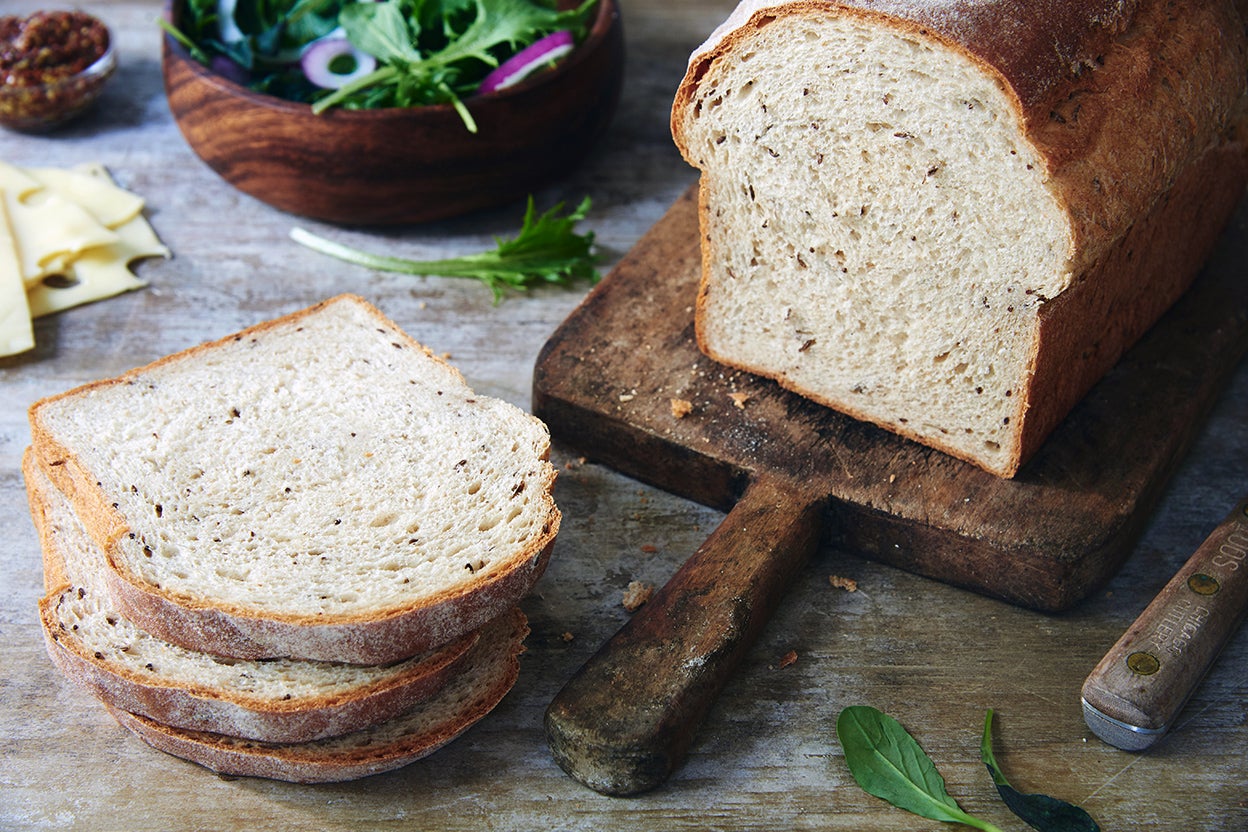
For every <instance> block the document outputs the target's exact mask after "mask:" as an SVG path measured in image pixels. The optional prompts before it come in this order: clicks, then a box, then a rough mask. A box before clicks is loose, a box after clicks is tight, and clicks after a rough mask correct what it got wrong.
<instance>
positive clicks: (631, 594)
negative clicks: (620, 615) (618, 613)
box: [622, 581, 654, 612]
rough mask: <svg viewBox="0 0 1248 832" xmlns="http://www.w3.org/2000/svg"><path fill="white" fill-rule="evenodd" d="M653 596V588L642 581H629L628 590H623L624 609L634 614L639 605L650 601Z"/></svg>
mask: <svg viewBox="0 0 1248 832" xmlns="http://www.w3.org/2000/svg"><path fill="white" fill-rule="evenodd" d="M653 594H654V586H653V585H651V584H647V583H643V582H642V581H629V582H628V589H626V590H624V600H623V602H622V603H623V604H624V609H626V610H628V611H629V612H635V611H636V610H638V609H640V608H641V605H642V604H644V603H646V602H647V601H649V600H650V596H651V595H653Z"/></svg>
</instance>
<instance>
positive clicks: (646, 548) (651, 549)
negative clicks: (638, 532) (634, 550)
mask: <svg viewBox="0 0 1248 832" xmlns="http://www.w3.org/2000/svg"><path fill="white" fill-rule="evenodd" d="M641 551H643V552H645V553H646V554H647V555H653V554H654V553H655V552H657V551H659V547H658V546H655V545H654V544H652V543H647V544H645V545H644V546H642V547H641Z"/></svg>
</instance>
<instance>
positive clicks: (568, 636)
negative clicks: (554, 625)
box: [559, 633, 576, 641]
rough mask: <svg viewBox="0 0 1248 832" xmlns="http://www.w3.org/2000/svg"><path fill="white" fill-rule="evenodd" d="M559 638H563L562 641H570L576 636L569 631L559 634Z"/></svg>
mask: <svg viewBox="0 0 1248 832" xmlns="http://www.w3.org/2000/svg"><path fill="white" fill-rule="evenodd" d="M559 638H561V639H563V640H564V641H571V640H572V639H574V638H576V636H574V635H572V634H571V633H564V634H563V635H561V636H559Z"/></svg>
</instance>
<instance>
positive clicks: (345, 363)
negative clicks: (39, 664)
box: [29, 295, 560, 664]
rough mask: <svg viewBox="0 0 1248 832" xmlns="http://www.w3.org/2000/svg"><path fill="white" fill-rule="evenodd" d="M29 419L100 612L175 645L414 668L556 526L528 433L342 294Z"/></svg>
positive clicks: (519, 420) (513, 596) (541, 553)
mask: <svg viewBox="0 0 1248 832" xmlns="http://www.w3.org/2000/svg"><path fill="white" fill-rule="evenodd" d="M29 415H30V423H31V434H32V443H33V447H34V448H35V451H36V453H37V454H38V457H39V459H40V463H41V464H42V466H43V467H44V469H45V470H47V471H48V472H49V473H50V475H51V477H52V479H53V481H54V482H55V483H56V485H57V486H58V488H60V490H61V491H62V492H64V493H65V494H66V495H67V496H68V497H69V498H70V501H71V503H72V504H73V505H74V508H75V511H76V513H77V514H78V516H79V517H80V518H81V519H82V522H83V525H84V526H85V527H86V529H87V531H88V533H89V534H90V535H91V537H92V539H93V540H95V542H96V543H97V545H99V547H100V549H101V550H102V551H103V553H104V556H105V559H106V561H107V564H108V569H107V570H106V571H105V576H104V577H105V580H106V583H107V588H108V592H109V595H110V596H111V597H112V599H113V602H114V603H115V604H116V605H117V608H118V611H119V612H121V613H123V614H124V615H125V616H126V618H128V619H129V620H131V621H132V622H133V623H134V624H135V625H136V626H138V627H140V628H141V629H143V630H146V631H147V632H149V633H151V634H153V635H155V636H158V637H159V638H161V639H163V640H164V641H168V642H171V643H174V644H177V645H180V646H183V647H186V648H188V649H192V650H198V651H202V652H209V653H215V654H218V655H222V656H229V657H234V658H243V659H257V658H274V657H296V658H305V659H316V660H324V661H339V662H354V663H361V664H382V663H385V662H390V661H394V660H398V659H403V658H407V657H409V656H413V655H415V654H417V653H420V652H422V651H426V650H429V649H432V648H435V647H437V646H440V645H443V644H446V643H448V642H450V641H452V640H453V639H455V638H457V637H459V636H461V635H463V634H465V633H468V632H471V631H472V630H475V629H476V628H478V627H480V626H481V625H482V624H484V623H485V622H486V621H489V620H491V619H493V618H495V617H497V616H498V615H500V614H501V613H502V612H503V611H505V610H507V609H510V608H511V607H512V606H514V605H515V603H516V602H517V601H518V600H519V599H520V598H521V597H522V596H523V595H525V594H526V593H527V592H528V590H529V589H530V588H531V587H532V585H533V583H534V582H535V581H536V580H537V579H538V577H539V576H540V575H541V573H542V571H543V569H544V568H545V565H546V561H547V558H548V556H549V552H550V548H551V546H552V545H553V542H554V539H555V535H556V533H557V531H558V527H559V520H560V515H559V511H558V509H557V508H556V506H555V503H554V500H553V498H552V496H551V489H552V487H553V484H554V480H555V471H554V468H553V466H551V464H550V463H549V461H548V454H549V444H550V438H549V433H548V431H547V430H546V427H545V425H543V424H542V423H541V422H540V421H538V420H537V419H536V418H534V417H532V416H530V415H529V414H527V413H525V412H523V411H521V410H520V409H518V408H516V407H514V406H512V405H510V404H508V403H506V402H502V401H499V400H496V399H491V398H487V397H484V396H478V395H476V394H475V393H473V391H472V390H471V389H469V387H468V385H467V384H466V383H465V381H464V379H463V377H462V376H461V375H460V374H459V372H458V371H456V370H455V369H453V368H452V367H451V366H450V365H448V364H447V363H446V362H444V361H442V360H441V359H439V358H437V357H435V356H434V355H433V354H432V353H431V352H430V351H429V350H427V349H426V348H424V347H422V346H421V345H419V344H418V343H416V342H415V341H414V340H412V339H411V338H410V337H408V336H407V335H405V334H404V333H403V332H401V331H400V330H399V329H398V327H397V326H396V325H395V324H394V323H393V322H391V321H390V320H388V319H387V318H385V317H384V316H383V315H382V314H381V313H380V312H379V311H378V310H376V309H375V308H373V307H372V306H371V305H369V304H367V303H366V302H365V301H363V300H362V299H360V298H358V297H354V296H348V295H344V296H340V297H337V298H333V299H331V300H328V301H326V302H324V303H322V304H319V305H317V306H314V307H312V308H310V309H306V310H303V311H300V312H296V313H293V314H290V315H287V316H285V317H282V318H279V319H277V320H274V321H270V322H267V323H264V324H261V325H259V326H256V327H253V328H251V329H248V330H245V331H243V332H241V333H238V334H237V335H233V336H230V337H227V338H225V339H222V340H220V341H216V342H214V343H210V344H206V345H203V346H199V347H195V348H193V349H190V350H187V351H185V352H182V353H178V354H176V355H173V356H170V357H167V358H164V359H161V360H159V361H156V362H155V363H153V364H150V365H148V366H146V367H141V368H139V369H136V370H133V371H131V372H128V373H126V374H124V375H122V376H120V377H118V378H114V379H109V380H105V381H100V382H96V383H93V384H88V385H86V386H84V387H80V388H77V389H75V390H71V391H68V392H66V393H63V394H61V395H58V396H53V397H51V398H47V399H43V400H41V401H39V402H36V403H35V404H34V405H33V406H32V407H31V410H30V414H29Z"/></svg>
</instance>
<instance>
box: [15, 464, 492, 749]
mask: <svg viewBox="0 0 1248 832" xmlns="http://www.w3.org/2000/svg"><path fill="white" fill-rule="evenodd" d="M22 473H23V474H24V475H25V479H26V491H27V497H28V499H29V502H30V509H31V517H32V518H33V519H34V521H35V528H36V531H37V532H38V534H39V539H40V543H41V547H42V551H43V562H44V575H45V583H46V586H47V594H46V595H45V596H44V597H43V598H41V599H40V601H39V618H40V621H41V623H42V625H43V633H44V638H45V642H46V646H47V649H48V655H49V656H50V657H51V659H52V662H53V664H55V665H56V666H57V668H58V669H59V670H60V671H61V672H62V673H63V674H64V675H65V676H66V677H67V678H68V679H70V680H71V681H72V682H74V683H76V684H77V685H79V686H80V687H82V688H84V689H85V690H87V691H89V692H91V693H92V694H94V695H95V696H96V697H97V698H98V699H100V700H102V701H103V702H105V703H107V704H108V705H110V706H112V707H114V708H120V709H122V710H125V711H131V712H133V713H136V714H141V715H143V716H146V717H149V718H151V719H154V720H156V721H158V722H161V723H164V724H167V725H171V726H176V727H181V728H188V729H193V730H202V731H211V732H214V733H218V734H227V735H230V736H236V737H246V738H250V739H256V740H263V741H267V742H307V741H309V740H314V739H320V738H322V737H328V736H334V735H337V734H345V733H348V732H350V731H358V730H360V729H362V728H366V727H368V726H370V725H374V724H376V723H378V722H384V721H385V720H387V719H390V718H391V717H393V716H395V715H396V714H399V713H401V712H402V711H405V710H407V709H408V708H410V707H412V706H413V705H414V704H416V703H417V702H419V701H421V700H422V699H425V698H427V697H429V696H431V695H433V694H434V693H436V692H437V691H438V690H440V689H441V688H442V686H443V685H444V684H445V683H446V681H447V680H448V679H449V678H450V677H451V675H452V674H453V673H455V672H456V670H457V669H458V667H459V666H460V665H461V664H462V662H463V660H464V658H465V657H466V656H467V654H468V651H469V650H470V649H472V647H473V646H474V645H475V644H476V643H477V641H478V639H479V638H480V636H479V632H478V631H474V632H472V633H469V634H467V635H464V636H460V637H459V638H457V639H455V640H454V641H453V642H451V643H449V644H446V645H443V646H441V647H439V648H438V649H436V650H435V651H433V652H432V653H430V654H428V655H426V656H424V657H423V658H421V659H420V660H419V661H414V660H413V661H412V663H411V665H410V666H408V667H405V668H403V669H402V670H398V671H396V672H395V673H393V674H391V675H389V676H388V677H386V678H383V679H378V680H376V681H374V682H372V683H369V684H364V685H358V686H355V687H353V688H351V689H350V690H346V691H342V692H339V693H337V694H332V695H321V696H315V697H300V698H292V699H288V700H276V699H273V698H271V697H266V696H260V695H255V694H250V693H248V692H246V691H231V690H228V689H222V688H219V687H212V686H208V685H204V684H194V683H191V684H184V683H182V682H179V681H175V680H171V679H169V678H166V677H163V676H161V675H160V674H159V673H158V672H155V671H153V672H152V673H151V674H147V675H143V674H138V673H136V672H135V671H134V670H133V668H131V667H128V666H126V665H124V664H121V663H117V662H113V661H110V660H109V658H108V657H107V656H104V655H100V654H97V653H93V652H92V651H91V650H89V649H88V648H87V646H86V644H84V643H83V641H82V640H81V639H79V638H77V637H76V636H75V635H74V634H73V633H71V632H67V631H66V629H65V626H64V624H62V623H61V621H60V619H59V617H58V616H57V614H56V611H57V608H58V606H59V605H60V604H61V603H64V601H65V597H66V596H67V594H69V593H73V592H75V591H77V588H76V587H75V586H74V584H73V583H72V581H71V578H70V575H69V572H68V570H67V568H66V564H65V557H64V554H63V553H62V544H61V542H60V541H58V539H57V535H56V532H55V526H54V522H53V519H52V513H51V511H50V505H49V501H50V500H52V499H54V498H56V497H57V495H55V494H50V493H48V491H47V489H49V488H51V487H52V486H51V484H50V483H48V481H47V479H46V478H45V477H44V476H43V475H42V472H41V471H40V470H39V469H38V465H37V463H36V462H35V459H34V454H33V452H32V451H31V449H29V448H27V450H26V453H25V454H24V455H23V457H22Z"/></svg>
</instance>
